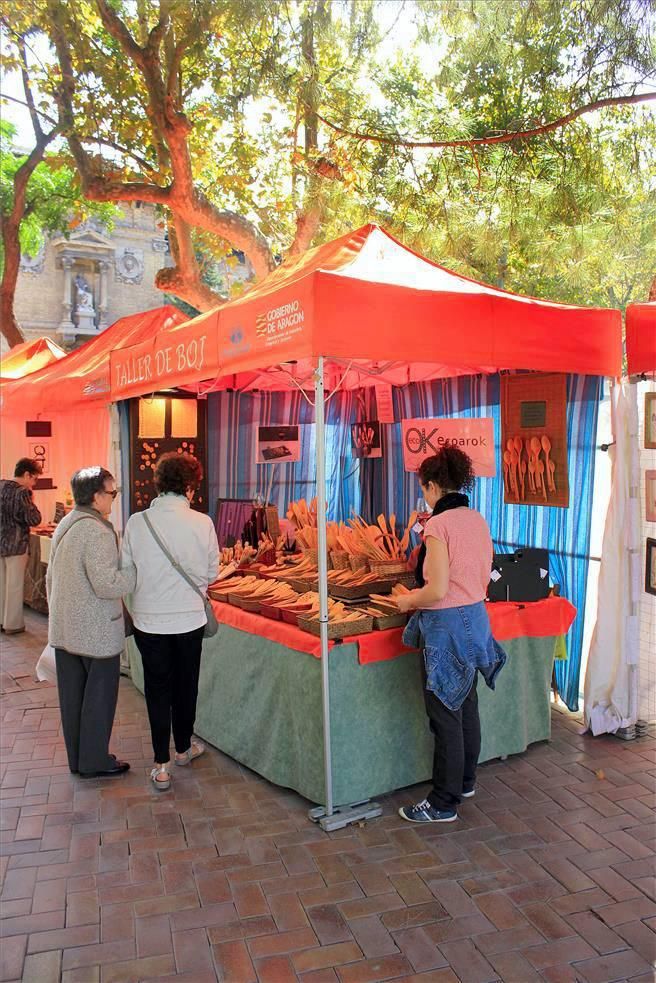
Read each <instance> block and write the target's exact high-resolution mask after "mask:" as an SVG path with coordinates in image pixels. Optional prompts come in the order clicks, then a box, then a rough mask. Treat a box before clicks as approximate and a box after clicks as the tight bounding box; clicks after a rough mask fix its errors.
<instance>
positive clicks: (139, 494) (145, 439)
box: [130, 394, 208, 514]
mask: <svg viewBox="0 0 656 983" xmlns="http://www.w3.org/2000/svg"><path fill="white" fill-rule="evenodd" d="M152 398H156V399H162V400H164V420H163V436H154V437H153V436H145V435H140V434H139V403H140V402H141V400H140V399H131V400H130V514H132V513H133V512H142V511H143V510H144V509H147V508H148V507H149V505H150V503H151V502H152V500H153V498H154V497H155V486H154V484H153V469H154V467H155V463H156V462H157V460H158V458H160V457H161V456H162V454H166V453H168V452H169V451H175V452H176V453H178V452H179V453H182V452H183V451H186V452H187V453H189V454H193V455H194V457H197V458H198V460H199V461H200V462H201V464H202V465H203V481H202V483H201V485H200V488H199V489H198V491H197V492H196V494H195V495H194V499H193V502H192V508H194V509H196V510H197V511H198V512H207V511H208V508H207V401H206V400H197V399H196V398H195V396H184V395H175V396H169V395H165V394H156V396H155V397H146V400H149V399H152ZM179 399H184V400H191V401H193V403H194V404H195V406H196V433H195V434H191V433H190V434H187V435H180V436H175V437H174V436H171V424H172V419H173V415H174V414H173V403H174V402H175V400H179Z"/></svg>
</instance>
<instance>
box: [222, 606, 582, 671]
mask: <svg viewBox="0 0 656 983" xmlns="http://www.w3.org/2000/svg"><path fill="white" fill-rule="evenodd" d="M212 606H213V608H214V612H215V614H216V616H217V618H218V620H219V621H220V622H221V623H222V624H224V625H229V626H230V627H231V628H237V629H239V631H247V632H249V633H250V634H252V635H261V637H262V638H267V639H268V640H269V641H271V642H277V643H278V644H279V645H284V646H285V647H286V648H289V649H295V650H296V651H297V652H305V653H306V654H307V655H313V656H314V657H315V658H316V659H319V658H321V642H320V640H319V639H318V638H317V637H316V636H314V635H309V634H308V633H307V632H305V631H301V629H300V628H296V627H295V626H294V625H288V624H287V623H286V622H284V621H272V620H271V619H270V618H263V617H262V616H261V615H259V614H251V613H250V612H249V611H242V610H241V608H237V607H235V606H234V605H233V604H221V603H219V602H218V601H213V602H212ZM487 610H488V614H489V618H490V625H491V627H492V634H493V635H494V637H495V638H496V640H497V641H498V642H504V641H508V640H509V639H511V638H522V637H530V638H549V637H552V636H557V635H566V634H567V632H568V631H569V629H570V628H571V626H572V622H573V621H574V618H575V617H576V608H575V607H574V605H573V604H570V602H569V601H568V600H566V598H564V597H547V598H546V599H545V600H544V601H527V602H525V603H523V604H518V603H515V602H513V601H497V602H496V603H494V604H488V605H487ZM402 634H403V629H402V628H390V629H389V630H388V631H374V632H370V633H369V634H368V635H356V636H354V637H353V638H345V639H344V644H347V643H348V642H357V644H358V658H359V661H360V663H361V665H367V664H368V663H370V662H384V661H386V660H387V659H394V658H396V657H397V656H398V655H403V654H404V653H405V652H409V651H410V649H407V648H406V647H405V646H404V645H403V642H402V641H401V636H402ZM328 644H329V646H330V647H331V648H332V646H333V645H334V644H335V643H334V642H329V643H328Z"/></svg>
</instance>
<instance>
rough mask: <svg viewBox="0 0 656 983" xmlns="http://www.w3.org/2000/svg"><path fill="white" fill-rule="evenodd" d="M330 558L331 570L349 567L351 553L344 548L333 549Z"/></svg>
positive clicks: (347, 568) (348, 568)
mask: <svg viewBox="0 0 656 983" xmlns="http://www.w3.org/2000/svg"><path fill="white" fill-rule="evenodd" d="M330 559H331V560H332V561H333V570H350V569H351V554H350V553H347V552H346V550H333V551H332V553H331V554H330Z"/></svg>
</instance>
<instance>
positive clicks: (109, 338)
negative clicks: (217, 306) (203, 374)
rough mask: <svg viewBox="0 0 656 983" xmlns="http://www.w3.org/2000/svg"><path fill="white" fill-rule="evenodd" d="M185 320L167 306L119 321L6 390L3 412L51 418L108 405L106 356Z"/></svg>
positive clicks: (4, 390) (10, 385) (175, 310)
mask: <svg viewBox="0 0 656 983" xmlns="http://www.w3.org/2000/svg"><path fill="white" fill-rule="evenodd" d="M185 320H186V318H185V315H184V314H183V313H182V312H181V311H180V310H179V309H178V308H177V307H173V306H171V305H164V306H163V307H156V308H155V309H154V310H150V311H141V312H140V313H138V314H130V315H128V316H127V317H122V318H120V319H119V320H118V321H115V322H114V324H112V325H111V326H110V327H109V328H107V329H106V330H105V331H103V332H102V333H101V334H99V335H98V336H97V337H96V338H92V339H91V341H87V342H86V344H84V345H82V346H81V347H80V348H77V349H75V351H73V352H70V354H68V355H66V357H65V358H62V359H61V360H60V361H58V362H56V363H53V364H51V365H47V366H46V367H45V368H43V369H41V370H40V371H38V372H33V373H31V375H29V376H26V377H25V378H23V379H17V380H16V381H14V382H9V383H7V384H6V385H4V386H3V391H2V408H3V413H7V414H8V415H11V414H12V413H20V414H21V415H25V414H26V413H27V412H29V413H31V414H34V413H39V412H41V413H43V412H47V413H53V412H55V411H66V410H69V409H73V408H83V407H84V406H89V405H94V406H95V405H101V404H102V403H109V402H110V393H109V357H110V352H112V351H113V350H114V349H115V348H121V347H123V346H126V345H127V346H130V345H134V344H137V343H139V342H142V341H144V340H146V339H148V338H154V337H155V335H156V334H157V332H159V331H163V330H165V329H166V328H167V327H169V326H171V325H174V324H180V323H181V322H183V321H185ZM3 367H4V363H3Z"/></svg>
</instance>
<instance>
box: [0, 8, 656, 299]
mask: <svg viewBox="0 0 656 983" xmlns="http://www.w3.org/2000/svg"><path fill="white" fill-rule="evenodd" d="M3 20H4V24H5V39H6V44H5V47H6V53H7V54H8V55H9V57H14V58H15V59H16V64H17V65H18V63H19V61H20V51H19V45H18V41H19V39H21V38H22V39H25V38H27V39H28V41H29V40H30V39H34V38H35V37H37V36H38V35H43V36H45V37H47V38H48V39H49V42H50V48H49V51H50V54H49V55H48V56H47V57H46V58H42V59H41V61H40V62H37V61H36V60H35V59H32V60H31V62H30V73H31V76H32V81H33V84H34V87H35V90H36V91H38V92H39V97H38V100H37V109H38V110H39V111H40V112H42V113H47V114H48V115H49V116H50V117H51V118H53V119H56V120H57V121H58V125H59V127H60V129H61V133H62V137H61V141H62V145H61V147H60V153H67V154H68V155H69V160H70V163H71V166H73V167H74V168H75V169H76V171H77V173H78V174H79V176H80V180H81V183H82V187H83V190H84V193H85V194H86V196H87V197H88V198H89V199H91V200H93V201H97V202H104V201H107V202H109V201H121V200H142V201H149V202H152V203H154V204H155V205H156V206H157V207H158V208H160V209H161V210H162V213H163V215H164V216H165V217H166V219H167V221H168V223H169V236H170V242H171V246H172V252H173V256H174V259H175V261H176V266H175V267H173V268H171V269H165V270H162V271H160V273H159V274H158V281H157V282H158V285H159V286H160V287H161V288H162V289H163V290H166V291H168V292H170V293H173V294H175V295H176V296H178V297H180V298H181V299H184V300H186V301H187V302H189V303H191V304H193V305H194V306H195V307H196V308H198V309H207V308H208V307H209V306H211V305H213V304H216V303H219V302H220V298H219V297H218V296H217V294H216V293H215V292H214V291H213V290H212V288H211V286H209V285H208V283H207V282H206V278H204V277H203V275H202V269H201V268H200V266H199V264H198V261H197V254H198V251H199V250H202V251H203V252H204V253H206V254H210V255H213V256H216V257H217V258H219V257H221V256H223V255H225V254H226V253H227V252H228V251H230V250H231V249H233V248H234V249H238V250H240V251H243V252H244V253H245V254H246V255H247V257H248V259H249V260H250V262H251V264H252V266H253V269H254V271H255V274H256V276H257V277H262V276H264V275H265V274H266V273H267V272H268V271H269V270H271V269H272V268H273V266H274V265H275V263H276V262H277V261H278V259H279V258H280V257H284V256H285V255H288V254H289V253H295V252H298V251H301V250H302V249H304V248H306V247H307V246H309V245H311V244H314V243H317V242H319V241H323V240H325V239H327V238H330V237H332V236H333V235H337V234H340V233H341V232H344V231H346V230H347V229H348V228H351V227H354V226H356V225H359V224H362V223H363V222H366V221H372V220H373V221H380V222H381V223H382V224H384V225H386V226H387V227H388V228H390V230H391V231H393V232H395V233H396V234H398V235H399V236H400V237H402V238H403V239H404V240H405V241H406V242H408V244H411V245H413V246H414V247H416V248H418V249H420V250H422V251H424V252H426V253H427V254H428V255H430V256H432V258H434V259H436V260H438V261H439V262H441V263H443V264H444V265H446V266H450V267H452V268H455V269H458V270H461V271H463V272H466V273H468V274H469V275H472V276H475V277H477V278H478V279H485V280H488V281H491V282H496V283H500V284H502V285H504V286H505V287H506V288H508V289H514V290H520V291H525V292H528V293H533V294H539V295H541V296H548V297H550V298H553V299H561V300H570V301H575V302H582V303H601V304H621V305H623V304H625V303H627V302H628V301H629V300H631V299H637V298H639V297H641V296H646V292H647V290H648V285H649V282H650V281H651V279H652V277H653V275H654V272H655V267H656V198H655V180H656V173H655V171H654V159H655V156H656V155H655V153H654V150H655V148H656V116H655V115H654V109H653V107H654V106H655V105H656V104H655V103H650V102H644V103H642V104H640V105H631V104H630V103H627V104H626V105H619V106H614V107H608V108H604V109H601V110H599V111H597V112H589V111H588V110H587V108H586V107H589V106H591V105H595V104H596V103H598V102H599V100H608V99H614V100H617V99H618V98H620V99H622V100H624V99H629V98H630V97H632V96H634V95H635V94H636V93H646V94H647V95H650V94H651V93H653V92H654V84H653V83H654V75H655V70H656V55H655V53H654V36H653V29H654V7H653V4H652V3H651V2H648V0H517V2H514V3H508V2H506V0H477V2H471V0H424V2H421V3H417V2H414V0H405V2H403V0H385V2H379V0H332V2H329V0H239V2H236V0H33V2H32V3H31V4H29V5H27V4H15V5H11V6H10V7H9V8H5V10H4V12H3ZM8 64H9V65H11V62H8ZM579 110H584V112H582V114H581V115H574V116H573V118H571V119H570V120H568V121H565V122H563V118H565V117H568V116H571V115H572V114H576V113H577V112H578V111H579ZM550 123H554V124H556V125H555V126H554V127H553V128H549V127H547V125H546V124H550ZM531 134H532V135H531ZM499 136H502V137H503V138H504V141H506V142H495V138H497V137H499ZM454 141H455V142H457V143H458V145H457V146H452V145H449V144H452V143H453V142H454ZM425 143H432V144H446V145H443V146H433V147H417V146H416V144H425Z"/></svg>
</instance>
